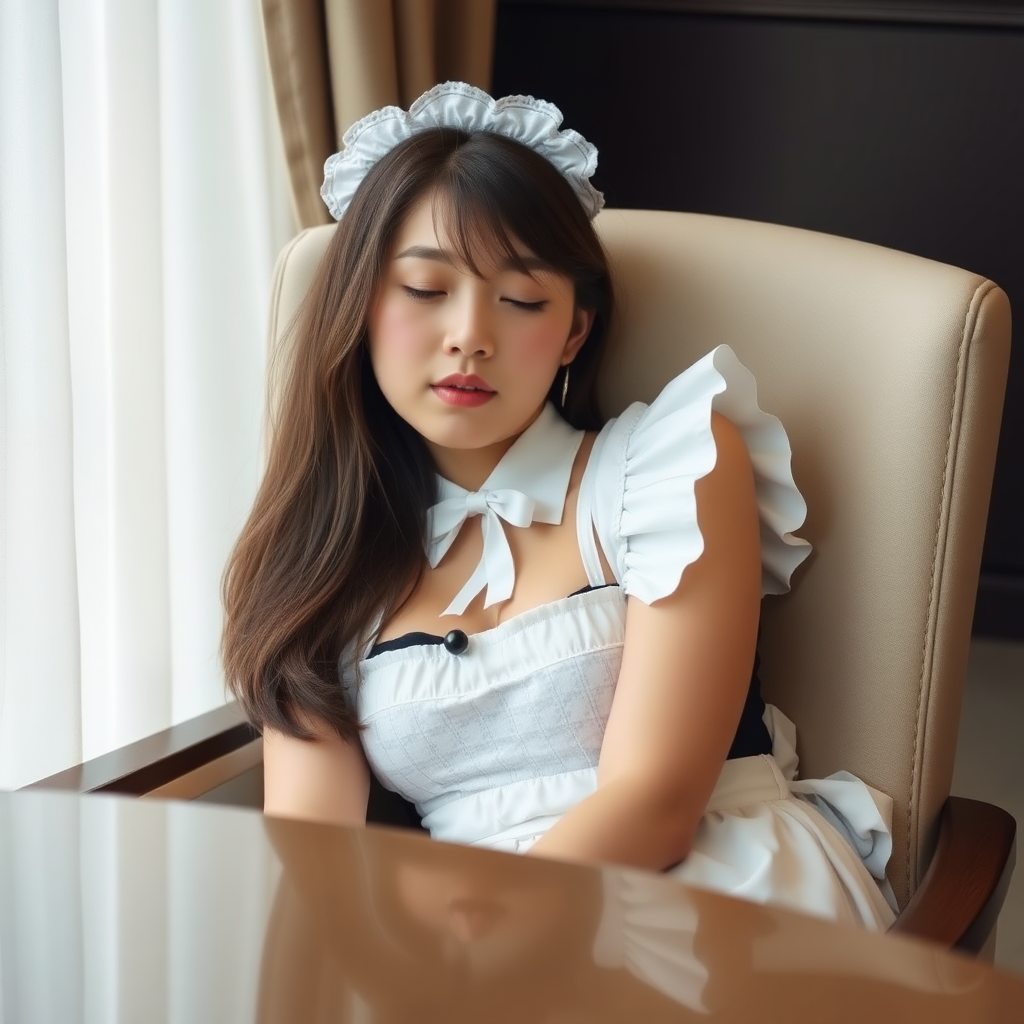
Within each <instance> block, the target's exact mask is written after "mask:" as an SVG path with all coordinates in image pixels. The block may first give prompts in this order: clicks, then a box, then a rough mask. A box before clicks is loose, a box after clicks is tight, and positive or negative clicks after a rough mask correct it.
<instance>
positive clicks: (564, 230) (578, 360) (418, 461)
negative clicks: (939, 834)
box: [224, 83, 892, 928]
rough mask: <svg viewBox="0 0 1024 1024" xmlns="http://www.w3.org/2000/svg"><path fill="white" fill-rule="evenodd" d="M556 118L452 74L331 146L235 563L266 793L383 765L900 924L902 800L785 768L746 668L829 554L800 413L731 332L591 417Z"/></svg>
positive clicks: (489, 839) (384, 770)
mask: <svg viewBox="0 0 1024 1024" xmlns="http://www.w3.org/2000/svg"><path fill="white" fill-rule="evenodd" d="M560 122H561V115H560V113H559V112H558V111H557V110H556V109H555V108H554V107H552V106H551V105H550V104H546V103H543V102H541V101H537V100H534V99H532V98H530V97H507V98H505V99H504V100H499V101H497V102H495V101H494V100H492V99H491V98H490V97H488V96H487V95H486V94H484V93H481V92H480V91H479V90H476V89H473V88H471V87H469V86H465V85H462V84H461V83H448V84H447V85H446V86H439V87H437V88H435V89H433V90H431V91H430V92H429V93H427V94H425V95H424V96H423V97H421V98H420V100H418V101H417V102H416V103H415V104H413V105H412V107H411V108H410V110H409V111H408V112H405V111H401V110H398V109H397V108H393V107H392V108H385V109H384V110H382V111H377V112H376V113H374V114H371V115H369V117H367V118H365V119H363V121H361V122H359V123H358V124H357V125H355V126H354V127H353V128H352V129H351V130H350V131H349V133H347V134H346V137H345V140H344V141H345V149H344V151H343V152H342V153H341V154H338V155H337V156H336V157H333V158H332V159H331V160H330V161H328V165H327V180H326V181H325V185H324V190H323V191H324V195H325V198H326V199H327V201H328V205H329V207H330V208H331V210H332V213H334V214H335V216H336V217H339V218H340V223H339V226H338V228H337V230H336V233H335V237H334V239H333V241H332V243H331V246H330V248H329V250H328V253H327V255H326V257H325V259H324V261H323V264H322V265H321V267H320V269H319V271H318V275H317V278H316V281H315V283H314V286H313V288H312V289H311V292H310V295H309V297H308V299H307V301H306V303H305V306H304V308H303V312H302V315H301V316H300V318H299V321H298V323H297V325H296V331H295V351H294V355H293V361H292V366H291V372H290V377H289V380H288V383H287V386H286V389H285V393H284V398H283V401H282V405H281V411H280V417H279V422H278V423H277V424H276V428H275V432H274V440H273V445H272V450H271V456H270V462H269V466H268V471H267V476H266V479H265V480H264V483H263V485H262V488H261V490H260V494H259V496H258V498H257V501H256V505H255V508H254V510H253V513H252V515H251V517H250V520H249V522H248V524H247V525H246V528H245V530H244V532H243V534H242V537H241V539H240V541H239V543H238V546H237V548H236V550H235V552H234V554H233V556H232V560H231V563H230V565H229V568H228V574H227V577H226V585H225V597H226V608H227V625H226V630H225V642H224V651H225V663H226V667H227V672H228V678H229V680H230V681H231V684H232V686H233V688H234V690H235V693H236V694H237V696H238V697H239V699H240V700H241V701H242V703H243V705H244V706H245V707H246V709H247V711H248V713H249V715H250V717H251V718H252V719H253V720H254V721H255V722H257V723H258V724H260V725H261V726H262V727H263V729H264V739H265V744H264V750H265V754H264V759H265V778H266V793H267V796H266V810H267V812H268V813H271V814H279V815H285V816H293V817H307V818H314V819H318V820H326V821H333V822H340V823H350V824H351V823H361V822H362V821H364V820H365V813H366V800H367V792H368V780H369V768H370V767H372V768H373V770H374V771H375V773H376V774H377V775H378V777H380V778H381V779H382V781H383V782H384V783H385V785H387V786H388V787H389V788H392V789H395V790H396V791H397V792H399V793H401V794H402V795H403V796H405V797H406V798H407V799H410V800H412V801H413V802H414V803H415V804H416V806H417V809H418V810H419V812H420V813H421V814H422V815H423V822H424V825H425V826H426V827H428V828H429V829H430V831H431V834H432V835H434V836H435V837H437V838H442V839H448V840H452V841H459V842H468V843H476V844H480V845H485V846H490V847H494V848H498V849H507V850H513V851H519V852H529V853H532V854H537V855H543V856H548V857H556V858H563V859H568V860H576V861H588V862H613V863H619V864H630V865H634V866H639V867H647V868H654V869H657V870H669V869H671V870H672V872H673V874H674V875H676V876H677V877H680V878H682V879H683V880H685V881H688V882H691V883H693V884H700V885H706V886H710V887H712V888H718V889H724V890H726V891H730V892H734V893H736V894H739V895H745V896H747V897H749V898H752V899H756V900H761V901H773V902H779V903H783V904H785V905H788V906H793V907H797V908H799V909H804V910H807V911H809V912H812V913H818V914H822V915H824V916H829V917H834V918H838V919H844V920H853V921H860V922H862V923H864V924H866V925H868V926H871V927H877V928H882V927H885V926H886V925H887V924H888V923H889V922H890V921H891V919H892V912H891V910H890V908H889V905H888V904H887V902H886V899H885V897H884V896H883V894H882V891H881V890H880V888H879V886H878V885H877V884H876V882H875V881H874V880H873V879H872V878H871V875H870V873H869V868H870V869H871V871H873V872H874V873H875V877H876V878H877V879H878V880H879V881H883V880H884V863H885V860H886V858H887V856H888V845H887V844H888V842H889V837H888V829H887V825H886V822H885V820H884V812H885V808H884V807H883V808H882V809H881V810H880V809H879V808H878V807H876V806H875V803H874V802H873V800H872V799H871V796H870V794H869V791H868V790H867V788H866V787H864V786H863V785H862V784H861V783H859V782H858V781H857V780H854V779H852V778H846V779H833V780H830V781H829V783H828V784H827V785H826V786H820V785H817V784H814V783H808V782H802V783H795V784H794V783H793V778H794V776H795V768H796V758H795V752H794V749H793V744H794V737H793V736H792V729H791V726H790V724H789V723H788V721H786V720H785V719H784V717H783V716H781V714H780V713H778V712H777V711H776V709H773V708H766V707H765V705H764V704H763V702H762V701H761V698H760V694H759V690H758V686H757V681H756V676H754V677H753V678H752V666H753V664H754V660H755V644H756V636H757V623H758V616H759V606H760V598H761V596H762V594H763V593H778V592H782V591H784V590H786V589H788V586H789V577H790V574H791V572H792V571H793V570H794V569H795V567H796V566H797V565H798V564H799V563H800V562H801V561H802V560H803V558H804V557H805V556H806V553H807V550H808V549H807V546H806V544H805V543H804V542H802V541H799V540H798V539H797V538H794V537H793V536H792V534H791V531H792V530H793V529H796V528H797V527H798V526H799V525H800V523H801V522H802V520H803V514H804V505H803V502H802V499H801V498H800V496H799V493H798V492H797V490H796V488H795V485H794V484H793V481H792V477H791V475H790V471H789V447H788V441H787V439H786V436H785V433H784V431H783V429H782V427H781V425H780V424H779V423H778V421H777V420H775V419H774V418H773V417H769V416H766V415H765V414H764V413H762V412H761V411H760V409H758V407H757V404H756V400H755V397H754V386H753V381H752V379H751V378H750V375H749V373H747V371H746V370H744V368H743V367H742V366H741V365H740V364H739V363H738V361H737V360H736V359H735V356H733V355H732V353H731V351H730V350H729V349H727V348H724V347H722V348H719V349H716V350H715V351H713V352H711V353H709V354H708V355H707V356H705V357H704V358H703V359H701V360H700V361H699V362H698V363H696V364H694V366H692V367H691V368H690V369H689V370H687V371H686V372H684V373H683V374H682V375H680V376H679V377H678V378H676V379H675V380H674V381H672V382H670V383H669V384H668V385H667V387H666V388H665V390H664V391H663V393H662V394H661V395H660V396H659V397H658V398H657V399H656V400H655V401H654V402H653V403H652V404H651V405H650V407H647V406H643V405H641V404H639V403H637V404H635V405H633V406H631V407H630V408H629V409H627V410H626V411H625V412H624V413H623V414H622V415H621V416H620V417H618V418H617V419H615V420H613V421H610V422H609V423H607V424H605V425H603V426H601V424H600V421H599V419H598V417H597V414H596V406H595V403H594V398H593V386H594V380H595V376H596V372H597V368H598V363H599V358H600V352H601V347H602V344H603V341H604V336H605V330H606V327H607V324H608V322H609V319H610V317H611V312H612V305H613V302H612V287H611V279H610V274H609V270H608V266H607V263H606V260H605V257H604V254H603V251H602V249H601V246H600V243H599V241H598V239H597V237H596V235H595V234H594V231H593V228H592V227H591V224H590V220H591V218H592V217H593V216H594V215H595V214H596V213H597V211H598V210H599V209H600V206H601V203H602V198H601V196H600V194H599V193H597V192H596V191H595V190H594V188H593V186H592V185H591V184H590V181H589V178H590V175H591V174H592V172H593V170H594V167H595V165H596V151H595V150H594V149H593V147H592V146H590V144H589V143H587V142H586V141H585V140H583V139H582V138H581V137H580V136H579V135H577V134H576V133H575V132H567V131H561V130H560ZM766 508H768V509H770V514H769V515H768V516H765V515H764V514H763V512H764V510H765V509H766ZM759 511H761V512H762V514H761V515H760V516H759ZM339 655H340V659H339ZM339 675H340V680H339ZM797 791H800V795H799V796H798V795H797ZM844 832H845V833H846V835H845V836H844V834H843V833H844ZM848 838H852V839H853V841H854V843H857V844H859V846H860V848H861V849H860V852H859V853H858V852H857V851H855V849H854V846H853V845H851V843H850V842H849V841H848ZM865 865H867V867H866V866H865Z"/></svg>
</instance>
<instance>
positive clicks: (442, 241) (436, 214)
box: [390, 193, 552, 275]
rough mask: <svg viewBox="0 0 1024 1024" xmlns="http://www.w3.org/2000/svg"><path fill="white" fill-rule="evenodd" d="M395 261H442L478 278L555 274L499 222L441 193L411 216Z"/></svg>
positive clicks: (394, 248) (393, 249)
mask: <svg viewBox="0 0 1024 1024" xmlns="http://www.w3.org/2000/svg"><path fill="white" fill-rule="evenodd" d="M429 251H433V253H434V256H433V257H432V256H431V255H430V252H429ZM390 255H391V259H402V258H406V257H409V258H413V257H420V258H441V259H442V260H443V261H444V262H449V263H452V264H453V265H455V266H457V267H458V268H459V269H463V270H466V269H468V270H469V271H471V272H472V273H474V274H477V275H481V274H483V275H487V274H489V273H491V272H493V271H503V270H508V269H514V270H519V271H521V272H524V273H530V274H532V273H535V272H538V271H540V272H544V271H550V270H551V269H552V268H551V267H549V266H548V265H547V264H546V263H545V262H544V261H543V260H541V259H539V258H538V257H537V256H536V255H535V254H534V253H533V252H531V250H530V248H529V247H528V246H527V245H525V244H524V243H523V242H521V241H520V240H519V239H518V238H516V236H515V235H514V234H513V233H511V232H510V231H508V229H507V228H506V227H505V226H504V225H503V224H501V223H500V222H499V221H497V220H495V219H492V218H491V217H488V216H486V215H483V214H477V215H476V216H474V215H473V214H472V213H467V212H466V211H465V210H464V209H463V210H456V208H455V207H454V205H453V204H452V203H450V202H446V201H445V200H444V199H443V198H442V197H439V196H438V195H437V193H432V194H429V195H427V196H425V197H423V198H422V199H420V200H419V202H417V203H416V205H415V206H414V207H413V208H412V210H411V211H410V212H409V213H408V214H407V215H406V217H405V219H404V220H403V221H402V222H401V224H400V225H399V227H398V230H397V232H396V234H395V238H394V241H393V243H392V246H391V254H390Z"/></svg>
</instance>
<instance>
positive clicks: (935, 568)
mask: <svg viewBox="0 0 1024 1024" xmlns="http://www.w3.org/2000/svg"><path fill="white" fill-rule="evenodd" d="M993 287H994V285H993V282H992V281H989V280H985V281H983V282H982V283H981V284H980V285H978V286H977V287H976V288H975V290H974V294H973V295H972V296H971V301H970V302H969V303H968V304H967V312H966V314H965V316H964V323H963V327H962V328H961V334H960V345H959V351H958V352H957V363H956V375H955V377H954V380H953V390H952V394H951V396H950V405H949V431H948V434H947V436H946V452H945V457H944V459H943V466H942V480H941V482H940V485H939V506H938V512H937V515H936V520H935V540H934V543H933V545H932V568H931V577H930V579H929V581H928V615H927V618H926V619H925V624H924V634H923V636H922V638H921V674H920V676H919V678H918V686H917V705H916V707H915V710H914V718H915V722H916V723H917V724H916V726H915V729H914V746H913V750H912V752H911V762H910V799H909V800H908V801H907V842H908V846H909V845H910V844H911V843H912V840H913V833H912V832H911V823H912V820H913V815H914V809H915V807H916V806H917V804H918V802H919V801H918V798H919V793H918V783H919V779H918V750H919V747H920V739H921V732H922V726H921V705H922V702H923V700H924V687H925V674H926V672H927V670H928V665H929V657H928V633H929V629H930V627H931V623H932V619H933V616H934V613H935V610H936V596H937V595H936V588H937V586H938V579H939V576H940V572H939V565H938V562H939V539H940V537H941V534H942V520H943V513H944V512H945V511H946V505H947V500H946V499H947V494H946V483H947V481H948V479H949V476H950V471H951V466H950V452H951V451H952V448H953V435H954V433H955V427H956V407H957V396H958V395H959V393H960V391H961V388H962V387H963V386H964V365H965V362H966V357H967V351H968V348H969V347H970V346H969V329H970V325H971V323H972V321H973V320H976V318H977V309H978V307H979V306H980V305H981V301H982V300H983V299H984V297H985V295H987V294H988V292H990V291H991V290H992V288H993ZM943 561H945V558H944V557H943ZM933 647H934V643H933ZM933 653H934V651H933ZM914 847H915V848H914V850H913V851H911V850H909V849H908V851H907V853H908V856H907V862H906V891H907V894H908V896H909V894H910V880H911V876H912V875H913V874H914V864H915V862H916V859H917V855H918V848H917V844H914ZM911 852H912V853H913V856H910V854H911Z"/></svg>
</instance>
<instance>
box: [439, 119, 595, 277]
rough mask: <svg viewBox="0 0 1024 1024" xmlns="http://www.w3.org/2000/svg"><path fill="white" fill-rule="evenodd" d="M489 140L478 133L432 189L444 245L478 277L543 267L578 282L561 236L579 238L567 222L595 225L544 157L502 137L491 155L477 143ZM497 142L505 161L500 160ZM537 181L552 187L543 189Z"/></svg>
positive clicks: (461, 148)
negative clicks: (496, 268)
mask: <svg viewBox="0 0 1024 1024" xmlns="http://www.w3.org/2000/svg"><path fill="white" fill-rule="evenodd" d="M487 134H489V133H477V135H476V137H475V138H474V139H472V140H470V141H469V142H468V144H466V143H464V144H462V145H460V146H459V147H458V148H457V149H455V151H454V152H450V153H449V154H448V158H447V159H446V160H445V161H444V163H443V164H442V165H441V166H440V167H439V168H438V173H437V175H436V177H435V178H434V181H433V182H432V188H431V200H432V203H433V215H434V230H435V232H436V234H437V236H438V238H439V239H443V240H444V242H445V244H446V245H447V246H448V247H449V248H451V250H452V251H453V253H454V254H455V255H457V256H458V257H459V259H460V260H461V261H462V262H463V263H464V264H465V266H466V267H467V268H468V269H469V270H470V272H471V273H473V274H475V275H476V276H478V277H482V276H484V274H483V272H482V271H483V270H486V269H487V268H488V267H492V266H502V267H509V268H511V269H514V270H516V271H518V272H519V273H522V274H527V275H530V276H532V274H533V273H534V272H535V271H536V269H537V267H536V261H537V260H540V261H541V263H542V264H544V266H545V267H546V268H548V269H550V270H552V271H555V272H557V273H561V274H565V275H566V276H569V277H575V276H577V274H578V272H579V267H578V265H577V264H576V261H574V260H567V259H566V255H567V254H566V246H565V244H564V241H562V240H561V237H560V236H561V235H565V234H567V233H568V234H569V235H570V236H571V235H572V234H574V233H575V232H573V231H572V230H571V229H570V230H569V232H566V231H565V228H566V227H567V226H568V225H566V224H565V221H566V220H567V219H569V220H573V219H579V220H581V221H583V222H584V224H586V226H587V227H589V224H588V223H587V222H586V215H585V214H584V213H583V209H582V207H581V206H580V204H579V201H578V200H577V199H576V197H575V195H574V194H573V193H572V190H571V188H570V186H569V185H568V183H567V182H566V181H564V179H563V178H562V176H561V174H560V173H559V172H558V171H557V170H555V168H554V167H552V166H551V165H550V164H549V163H548V162H547V161H546V160H545V159H544V158H543V157H541V156H539V155H537V154H535V153H533V151H532V150H529V149H526V148H525V147H521V146H518V145H517V144H514V143H512V144H510V143H509V142H508V140H506V139H504V138H501V137H500V136H499V137H496V139H493V140H492V139H488V141H489V142H490V143H491V146H490V147H487V148H488V149H490V152H487V151H486V150H485V149H484V147H482V146H480V145H479V142H477V140H479V138H480V135H487ZM474 142H477V145H474V144H473V143H474ZM495 142H496V143H497V148H499V149H504V150H506V153H505V154H504V155H505V156H506V159H504V160H496V159H494V152H493V148H492V147H494V146H495ZM485 145H486V144H485ZM544 179H547V181H546V182H544ZM538 180H540V181H541V182H544V184H546V185H547V187H539V188H538V187H537V186H538ZM556 197H557V198H556ZM559 228H561V231H560V230H559ZM577 230H578V227H577ZM560 242H561V244H559V243H560ZM523 248H525V249H527V250H528V253H526V254H524V253H523V252H522V250H523ZM524 255H525V256H527V259H524ZM530 257H532V258H530Z"/></svg>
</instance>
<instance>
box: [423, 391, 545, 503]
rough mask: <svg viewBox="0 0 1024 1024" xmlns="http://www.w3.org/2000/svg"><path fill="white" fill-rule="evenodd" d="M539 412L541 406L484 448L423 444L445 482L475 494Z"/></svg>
mask: <svg viewBox="0 0 1024 1024" xmlns="http://www.w3.org/2000/svg"><path fill="white" fill-rule="evenodd" d="M543 410H544V406H543V405H541V407H540V408H539V409H538V410H537V412H536V413H535V414H534V415H533V416H532V417H531V418H530V421H529V423H526V424H524V425H523V427H522V429H521V430H518V431H517V432H516V433H515V434H513V435H512V436H511V437H506V438H504V439H503V440H501V441H496V442H495V443H494V444H490V445H487V446H486V447H484V448H443V447H442V446H441V445H437V444H434V443H433V442H431V441H427V448H428V449H429V450H430V454H431V456H432V457H433V460H434V468H435V469H436V470H437V472H438V473H439V474H440V475H441V476H443V477H444V478H445V479H446V480H450V481H451V482H452V483H453V484H458V486H459V487H462V488H463V489H464V490H467V491H479V490H480V488H481V487H483V485H484V484H485V483H486V482H487V478H488V477H489V476H490V475H491V473H493V472H494V467H495V466H497V465H498V463H499V462H501V460H502V459H503V458H504V457H505V453H506V452H507V451H508V450H509V448H511V447H512V445H514V444H515V443H516V441H518V440H519V438H520V437H522V435H523V434H524V433H525V432H526V430H527V429H529V427H531V426H532V425H533V424H534V422H535V421H536V420H537V417H538V416H540V414H541V412H543Z"/></svg>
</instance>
